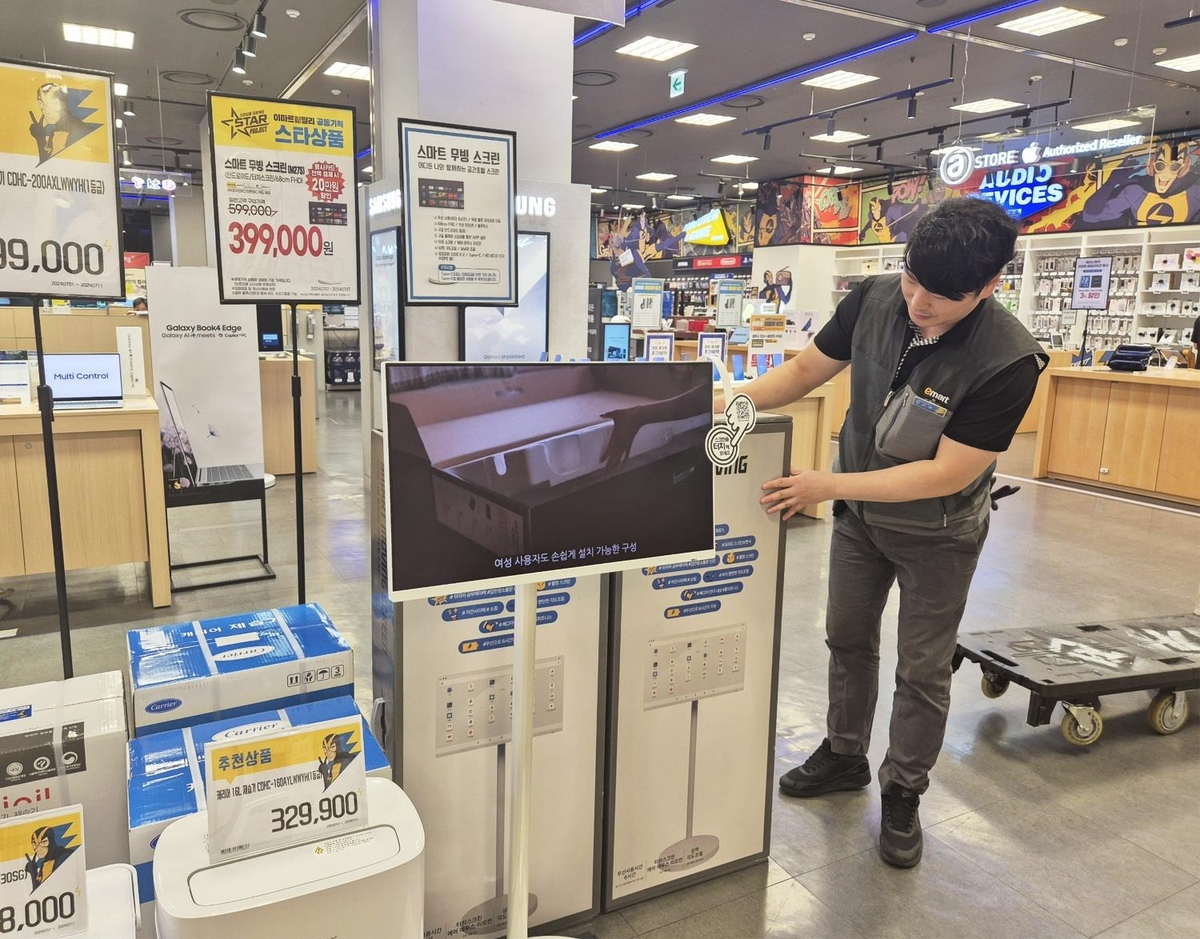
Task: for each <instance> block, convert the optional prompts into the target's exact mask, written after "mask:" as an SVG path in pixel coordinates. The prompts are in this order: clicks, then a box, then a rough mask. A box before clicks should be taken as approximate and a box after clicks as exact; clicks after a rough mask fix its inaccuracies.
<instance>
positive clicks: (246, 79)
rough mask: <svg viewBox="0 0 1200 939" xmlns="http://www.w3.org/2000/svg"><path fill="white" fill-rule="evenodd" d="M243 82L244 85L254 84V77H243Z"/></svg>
mask: <svg viewBox="0 0 1200 939" xmlns="http://www.w3.org/2000/svg"><path fill="white" fill-rule="evenodd" d="M242 84H243V85H253V84H254V79H253V78H243V79H242Z"/></svg>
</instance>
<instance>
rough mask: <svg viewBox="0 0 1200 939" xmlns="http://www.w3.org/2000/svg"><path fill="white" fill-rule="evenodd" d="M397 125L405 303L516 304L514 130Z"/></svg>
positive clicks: (415, 123) (422, 123) (409, 122)
mask: <svg viewBox="0 0 1200 939" xmlns="http://www.w3.org/2000/svg"><path fill="white" fill-rule="evenodd" d="M399 124H400V182H401V190H402V192H403V205H404V250H405V260H406V269H405V281H404V282H405V302H406V303H409V304H413V305H421V304H424V305H426V306H449V305H470V304H475V305H484V304H486V305H489V306H516V305H517V303H518V302H519V294H518V291H517V216H516V211H515V208H514V205H513V198H514V196H515V194H516V184H517V176H516V174H517V169H516V151H517V135H516V134H515V133H513V132H512V131H508V130H490V129H487V128H481V127H464V126H460V125H450V124H438V123H434V122H431V121H412V120H404V119H401V120H400V122H399Z"/></svg>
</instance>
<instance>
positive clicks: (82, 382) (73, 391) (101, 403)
mask: <svg viewBox="0 0 1200 939" xmlns="http://www.w3.org/2000/svg"><path fill="white" fill-rule="evenodd" d="M42 358H43V360H44V364H45V368H46V384H47V385H49V386H50V390H51V391H52V392H54V409H55V410H56V411H70V410H84V409H88V408H119V407H121V406H122V405H123V404H124V403H125V401H124V397H125V393H124V390H123V386H122V384H121V356H120V355H119V354H117V353H116V352H87V353H72V354H47V355H43V356H42Z"/></svg>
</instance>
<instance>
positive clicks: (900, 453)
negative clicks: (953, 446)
mask: <svg viewBox="0 0 1200 939" xmlns="http://www.w3.org/2000/svg"><path fill="white" fill-rule="evenodd" d="M953 414H954V412H953V411H950V410H948V409H946V408H944V407H942V406H941V405H939V404H934V403H933V402H932V401H926V400H925V399H924V398H919V397H917V394H916V392H914V391H913V390H912V388H910V387H909V386H908V385H905V386H904V387H903V388H901V389H900V391H899V392H897V393H896V394H895V395H893V396H892V400H891V401H889V402H888V405H887V407H886V408H885V409H884V411H883V414H882V415H881V416H880V418H879V420H878V421H876V423H875V449H876V450H878V451H879V453H880V454H881V455H882V456H885V457H888V458H889V459H892V460H901V461H903V462H905V463H912V462H915V461H917V460H932V459H933V458H934V456H935V455H936V454H937V448H938V443H939V442H941V439H942V433H943V432H944V431H945V429H946V424H947V423H949V421H950V418H951V416H952V415H953Z"/></svg>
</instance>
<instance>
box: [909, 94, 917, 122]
mask: <svg viewBox="0 0 1200 939" xmlns="http://www.w3.org/2000/svg"><path fill="white" fill-rule="evenodd" d="M916 118H917V96H916V95H913V96H912V97H911V98H909V99H908V119H909V120H910V121H913V120H916Z"/></svg>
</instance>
